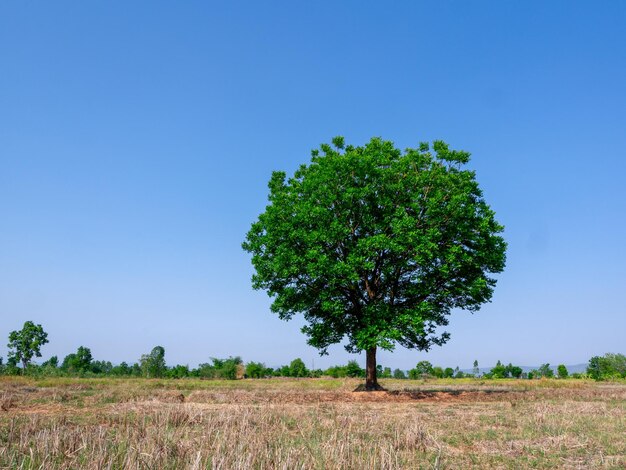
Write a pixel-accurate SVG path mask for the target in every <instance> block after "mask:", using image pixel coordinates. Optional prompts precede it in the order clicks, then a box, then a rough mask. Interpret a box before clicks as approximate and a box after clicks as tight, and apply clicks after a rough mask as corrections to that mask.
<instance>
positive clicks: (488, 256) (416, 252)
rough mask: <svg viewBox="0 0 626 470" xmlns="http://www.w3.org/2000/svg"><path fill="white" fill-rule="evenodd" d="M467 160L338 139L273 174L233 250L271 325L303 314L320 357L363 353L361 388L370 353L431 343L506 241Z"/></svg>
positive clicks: (371, 368) (481, 291) (490, 281)
mask: <svg viewBox="0 0 626 470" xmlns="http://www.w3.org/2000/svg"><path fill="white" fill-rule="evenodd" d="M469 156H470V155H469V153H468V152H465V151H457V150H451V149H450V148H449V147H448V145H447V144H445V143H444V142H442V141H436V142H434V143H433V145H432V150H431V146H430V145H429V144H426V143H422V144H420V145H419V147H418V148H408V149H406V150H405V151H401V150H399V149H398V148H396V147H395V145H394V144H393V143H392V142H390V141H385V140H382V139H380V138H373V139H371V140H370V141H369V142H368V143H367V144H366V145H364V146H359V147H354V146H350V145H348V146H345V145H344V139H343V138H342V137H336V138H334V139H333V145H329V144H323V145H321V147H320V150H314V151H313V152H312V159H311V163H310V164H309V165H302V166H300V168H299V169H298V170H297V171H296V172H295V174H294V176H293V177H291V178H287V175H286V173H285V172H283V171H275V172H274V173H273V174H272V177H271V179H270V182H269V204H268V205H267V207H266V209H265V211H264V212H263V213H262V214H261V215H260V216H259V218H258V220H257V221H256V222H254V223H253V225H252V227H251V229H250V231H249V232H248V234H247V236H246V240H245V241H244V243H243V248H244V249H245V250H246V251H248V252H250V253H251V254H252V264H253V266H254V268H255V274H254V275H253V278H252V284H253V287H254V288H256V289H265V290H266V291H267V292H268V294H269V295H270V296H271V297H272V298H273V303H272V307H271V308H272V310H273V311H274V312H275V313H277V314H278V315H279V317H280V318H282V319H285V320H289V319H291V318H292V317H293V316H294V315H295V314H298V313H302V314H303V315H304V318H305V319H306V320H307V322H308V324H307V325H306V326H304V327H303V328H302V331H303V332H304V333H305V334H306V335H307V336H308V343H309V344H310V345H312V346H315V347H317V348H319V349H320V350H321V353H322V354H323V353H326V352H327V348H328V347H329V346H330V345H332V344H335V343H339V342H341V341H342V340H344V339H345V340H346V341H347V344H346V349H347V350H348V351H350V352H359V351H366V352H367V370H368V375H367V381H366V384H367V386H368V388H372V387H374V386H377V384H376V371H375V368H376V362H375V355H376V348H379V347H380V348H383V349H386V350H392V349H393V348H394V347H395V346H396V345H397V344H400V345H402V346H404V347H407V348H416V349H418V350H428V349H429V348H430V347H431V346H432V345H441V344H443V343H445V342H446V341H447V340H448V338H449V334H448V333H447V332H445V331H440V330H439V327H440V326H442V325H447V324H448V315H449V314H450V312H451V311H452V310H453V309H457V308H458V309H466V310H469V311H472V312H473V311H476V310H478V309H479V308H480V306H481V305H482V304H483V303H485V302H487V301H489V300H490V299H491V296H492V293H493V289H494V286H495V284H496V280H495V278H494V277H492V276H491V274H493V273H498V272H501V271H502V270H503V268H504V264H505V250H506V243H505V241H504V239H503V238H502V237H501V236H500V235H499V234H500V233H501V232H502V231H503V227H502V226H501V225H500V224H499V223H498V222H497V221H496V220H495V216H494V212H493V211H492V210H491V209H490V207H489V206H488V205H487V203H486V202H485V200H484V198H483V194H482V191H481V189H480V188H479V186H478V183H477V182H476V179H475V174H474V172H473V171H470V170H467V169H464V168H463V166H464V165H465V164H466V163H467V162H468V161H469Z"/></svg>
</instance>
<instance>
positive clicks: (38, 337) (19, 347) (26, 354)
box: [7, 321, 48, 373]
mask: <svg viewBox="0 0 626 470" xmlns="http://www.w3.org/2000/svg"><path fill="white" fill-rule="evenodd" d="M47 342H48V333H46V332H45V331H43V328H42V326H41V325H35V324H34V323H33V322H32V321H27V322H25V323H24V326H23V327H22V329H21V330H19V331H11V333H9V344H8V345H7V347H8V348H9V354H8V359H9V360H10V359H11V358H13V359H14V360H15V362H16V363H18V362H21V363H22V373H24V372H25V371H26V368H27V367H28V364H30V361H31V360H32V359H33V357H41V347H42V346H43V345H44V344H46V343H47Z"/></svg>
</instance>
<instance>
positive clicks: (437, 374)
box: [432, 366, 443, 379]
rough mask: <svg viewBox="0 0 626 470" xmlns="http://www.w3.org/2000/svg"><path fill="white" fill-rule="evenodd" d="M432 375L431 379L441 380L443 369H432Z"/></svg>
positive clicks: (436, 367) (437, 367)
mask: <svg viewBox="0 0 626 470" xmlns="http://www.w3.org/2000/svg"><path fill="white" fill-rule="evenodd" d="M432 375H433V377H437V378H438V379H442V378H443V368H442V367H439V366H435V367H433V372H432Z"/></svg>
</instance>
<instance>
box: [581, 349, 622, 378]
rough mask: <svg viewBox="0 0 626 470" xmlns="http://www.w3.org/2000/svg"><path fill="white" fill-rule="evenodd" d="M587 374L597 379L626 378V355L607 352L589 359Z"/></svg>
mask: <svg viewBox="0 0 626 470" xmlns="http://www.w3.org/2000/svg"><path fill="white" fill-rule="evenodd" d="M587 374H588V375H589V376H590V377H591V378H593V379H595V380H604V379H612V378H619V377H624V378H626V356H624V355H623V354H613V353H607V354H605V355H604V356H594V357H592V358H591V359H589V365H588V366H587Z"/></svg>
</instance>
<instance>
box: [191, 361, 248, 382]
mask: <svg viewBox="0 0 626 470" xmlns="http://www.w3.org/2000/svg"><path fill="white" fill-rule="evenodd" d="M211 361H212V362H213V363H212V364H209V363H204V364H200V365H199V366H198V370H197V371H196V373H197V375H198V376H199V377H205V378H211V379H228V380H235V379H237V378H240V377H241V376H242V375H240V370H241V367H242V365H243V361H242V360H241V357H239V356H235V357H229V358H228V359H218V358H216V357H212V358H211Z"/></svg>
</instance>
